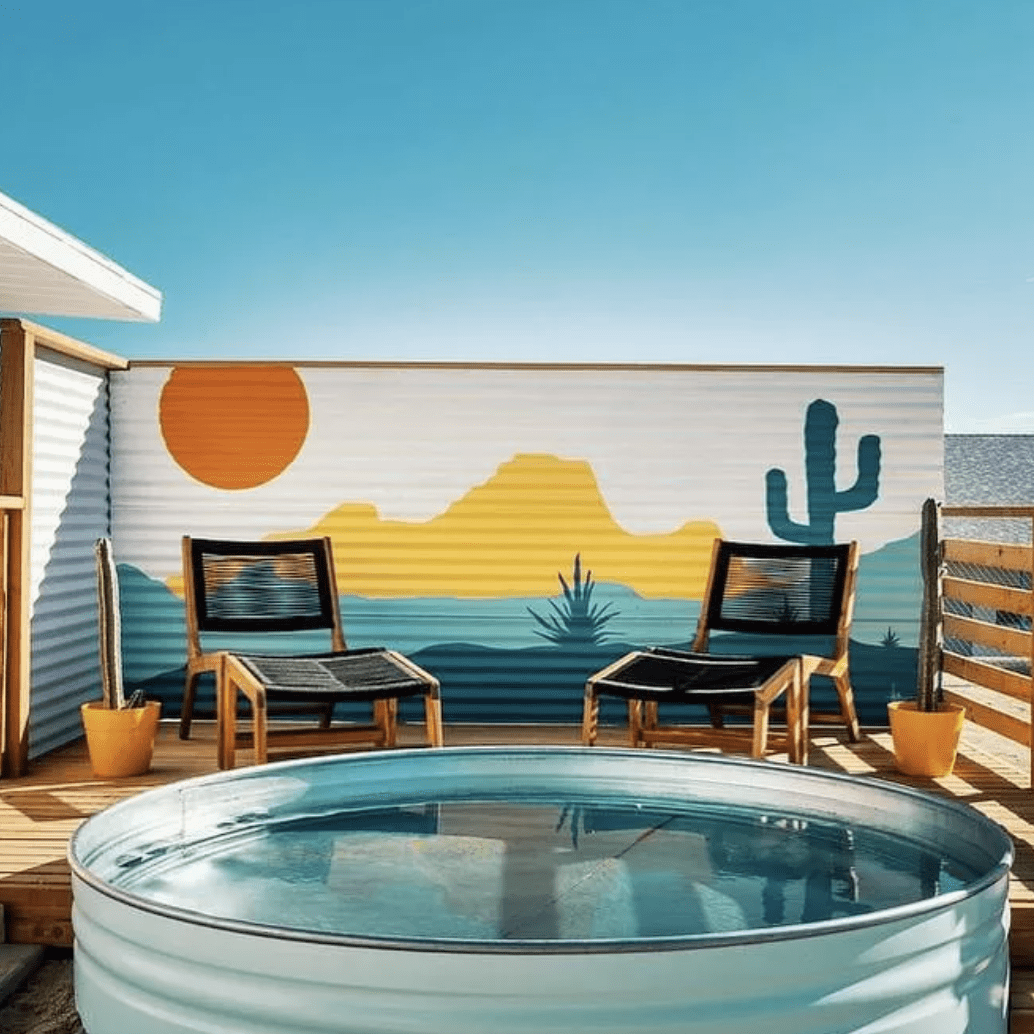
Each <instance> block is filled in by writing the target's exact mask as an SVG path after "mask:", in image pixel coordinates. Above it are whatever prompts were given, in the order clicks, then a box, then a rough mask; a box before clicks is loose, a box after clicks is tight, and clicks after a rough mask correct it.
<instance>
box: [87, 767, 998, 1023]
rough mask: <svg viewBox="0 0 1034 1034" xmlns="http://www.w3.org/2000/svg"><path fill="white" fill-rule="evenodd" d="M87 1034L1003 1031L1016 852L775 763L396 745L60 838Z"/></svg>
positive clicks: (994, 831)
mask: <svg viewBox="0 0 1034 1034" xmlns="http://www.w3.org/2000/svg"><path fill="white" fill-rule="evenodd" d="M69 855H70V860H71V865H72V877H73V893H74V908H73V921H74V927H75V937H76V943H75V986H76V997H77V1001H78V1006H79V1011H80V1014H81V1016H82V1019H83V1023H84V1026H85V1028H86V1030H87V1031H88V1032H89V1034H126V1032H145V1031H146V1032H147V1034H183V1032H188V1031H189V1032H194V1034H200V1032H204V1034H222V1032H227V1034H228V1032H234V1034H243V1032H249V1034H295V1032H297V1034H302V1032H305V1034H323V1032H326V1034H330V1032H335V1034H341V1032H363V1034H389V1032H390V1034H401V1032H406V1034H414V1032H420V1031H435V1032H440V1034H474V1032H478V1034H481V1032H484V1034H490V1032H491V1034H518V1032H520V1034H559V1032H561V1031H562V1032H565V1034H577V1032H582V1031H585V1032H588V1031H592V1032H593V1034H637V1032H647V1031H649V1032H660V1031H664V1032H670V1034H675V1032H679V1034H697V1032H705V1031H706V1032H708V1034H744V1032H747V1031H762V1032H764V1034H839V1032H847V1031H855V1032H862V1031H864V1032H866V1034H877V1032H879V1034H888V1032H892V1031H900V1032H906V1031H907V1032H908V1034H961V1032H963V1031H970V1032H979V1034H998V1032H1003V1034H1004V1031H1005V1030H1006V1011H1007V1002H1008V977H1009V968H1008V899H1007V886H1008V876H1009V867H1010V864H1011V861H1012V845H1011V843H1010V841H1009V838H1008V837H1007V836H1006V834H1005V833H1004V831H1003V830H1002V829H1001V828H1000V827H998V826H997V825H995V824H994V823H993V822H991V821H989V820H988V819H986V818H984V817H983V816H981V815H980V814H979V813H978V812H976V811H974V810H973V809H971V808H969V807H966V806H964V805H960V804H957V803H955V802H951V801H946V800H941V799H939V798H935V797H933V796H930V795H927V794H923V793H919V792H916V791H912V790H908V789H905V788H901V787H897V786H893V785H890V784H884V783H878V782H875V781H872V780H868V779H859V778H857V777H850V776H842V775H835V774H831V773H826V772H821V771H816V770H810V769H802V768H798V767H796V766H789V765H779V764H774V763H771V762H752V761H739V760H733V759H730V758H725V757H720V756H715V755H709V754H690V753H678V754H676V753H667V752H663V751H652V750H651V751H645V750H644V751H629V750H607V749H603V748H580V747H571V748H563V747H561V748H556V747H541V748H508V747H507V748H502V747H484V748H444V749H439V750H413V751H408V750H406V751H401V750H400V751H385V752H376V753H374V752H371V753H364V754H352V755H343V756H336V757H330V758H320V759H316V760H302V761H291V762H282V763H278V764H270V765H265V766H261V767H256V768H250V769H240V770H234V771H229V772H224V773H219V774H217V775H213V776H206V777H203V778H200V779H192V780H187V781H184V782H181V783H177V784H172V785H169V786H166V787H162V788H160V789H156V790H151V791H148V792H146V793H143V794H140V795H139V796H137V797H134V798H131V799H129V800H126V801H123V802H122V803H120V804H116V805H114V806H113V807H111V808H109V809H108V810H106V811H104V812H102V813H100V814H98V815H96V816H94V817H93V818H91V819H89V820H88V821H87V822H85V823H84V824H83V825H82V826H81V827H80V829H79V831H78V833H77V834H76V835H75V837H74V838H73V840H72V843H71V845H70V848H69Z"/></svg>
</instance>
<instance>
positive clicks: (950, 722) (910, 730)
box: [887, 700, 966, 777]
mask: <svg viewBox="0 0 1034 1034" xmlns="http://www.w3.org/2000/svg"><path fill="white" fill-rule="evenodd" d="M887 714H888V715H889V716H890V732H891V736H892V737H893V739H894V758H895V761H896V762H897V767H898V771H899V772H903V773H904V774H905V775H913V776H931V777H936V776H946V775H948V774H949V773H950V772H951V770H952V769H953V768H954V767H955V755H956V754H957V753H958V749H959V737H960V736H961V735H962V723H963V722H964V721H965V718H966V709H965V708H964V707H961V706H960V705H958V704H941V706H940V708H939V710H937V711H918V710H916V705H915V701H914V700H893V701H891V702H890V703H889V704H888V705H887Z"/></svg>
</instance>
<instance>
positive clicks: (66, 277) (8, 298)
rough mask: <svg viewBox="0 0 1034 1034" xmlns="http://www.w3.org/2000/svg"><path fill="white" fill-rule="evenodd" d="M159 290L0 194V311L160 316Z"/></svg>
mask: <svg viewBox="0 0 1034 1034" xmlns="http://www.w3.org/2000/svg"><path fill="white" fill-rule="evenodd" d="M161 309H162V295H161V291H159V290H157V289H156V288H154V287H151V286H150V284H146V283H144V282H143V281H142V280H139V279H138V278H137V277H135V276H133V275H132V273H129V272H127V271H126V270H125V269H123V268H122V267H121V266H119V265H117V264H116V263H114V262H112V261H111V259H109V258H105V256H104V255H102V254H100V252H98V251H94V250H93V248H91V247H89V246H88V245H86V244H84V243H83V242H82V241H80V240H78V239H77V238H75V237H73V236H71V234H68V233H65V231H64V230H62V229H60V227H57V226H55V225H54V224H53V223H50V222H47V220H46V219H44V218H42V217H41V216H38V215H36V214H35V212H31V211H29V209H27V208H26V207H25V206H24V205H20V204H18V202H17V201H14V200H13V199H11V198H9V197H7V196H6V195H5V194H0V313H3V314H7V315H12V316H17V315H22V314H24V315H46V316H80V317H87V318H90V319H107V320H136V321H139V322H149V323H156V322H158V320H159V319H160V318H161Z"/></svg>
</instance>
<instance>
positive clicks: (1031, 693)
mask: <svg viewBox="0 0 1034 1034" xmlns="http://www.w3.org/2000/svg"><path fill="white" fill-rule="evenodd" d="M1029 516H1030V559H1031V565H1030V571H1029V572H1028V577H1029V578H1030V585H1029V586H1028V587H1027V588H1028V589H1029V590H1030V613H1029V614H1028V620H1029V621H1030V627H1029V629H1028V632H1027V639H1028V645H1029V647H1030V652H1029V653H1028V655H1027V662H1028V664H1029V665H1030V669H1029V671H1028V676H1029V680H1028V686H1027V703H1028V704H1029V705H1030V710H1029V711H1028V716H1027V745H1028V746H1029V747H1030V785H1031V787H1034V511H1031V513H1030V515H1029Z"/></svg>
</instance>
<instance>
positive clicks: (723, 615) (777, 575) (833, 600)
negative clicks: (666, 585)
mask: <svg viewBox="0 0 1034 1034" xmlns="http://www.w3.org/2000/svg"><path fill="white" fill-rule="evenodd" d="M850 552H851V547H850V545H833V546H792V545H785V546H784V545H767V544H765V545H762V544H757V543H743V542H721V543H720V544H719V547H718V554H717V556H716V557H715V564H714V571H713V574H712V577H713V582H712V586H711V594H710V597H709V601H708V610H707V623H708V626H709V627H710V628H711V629H712V630H714V629H718V630H721V631H728V632H750V633H768V634H776V635H836V633H837V629H838V625H839V622H840V617H841V608H842V606H843V602H844V586H845V582H846V579H847V577H848V568H849V564H850Z"/></svg>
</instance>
